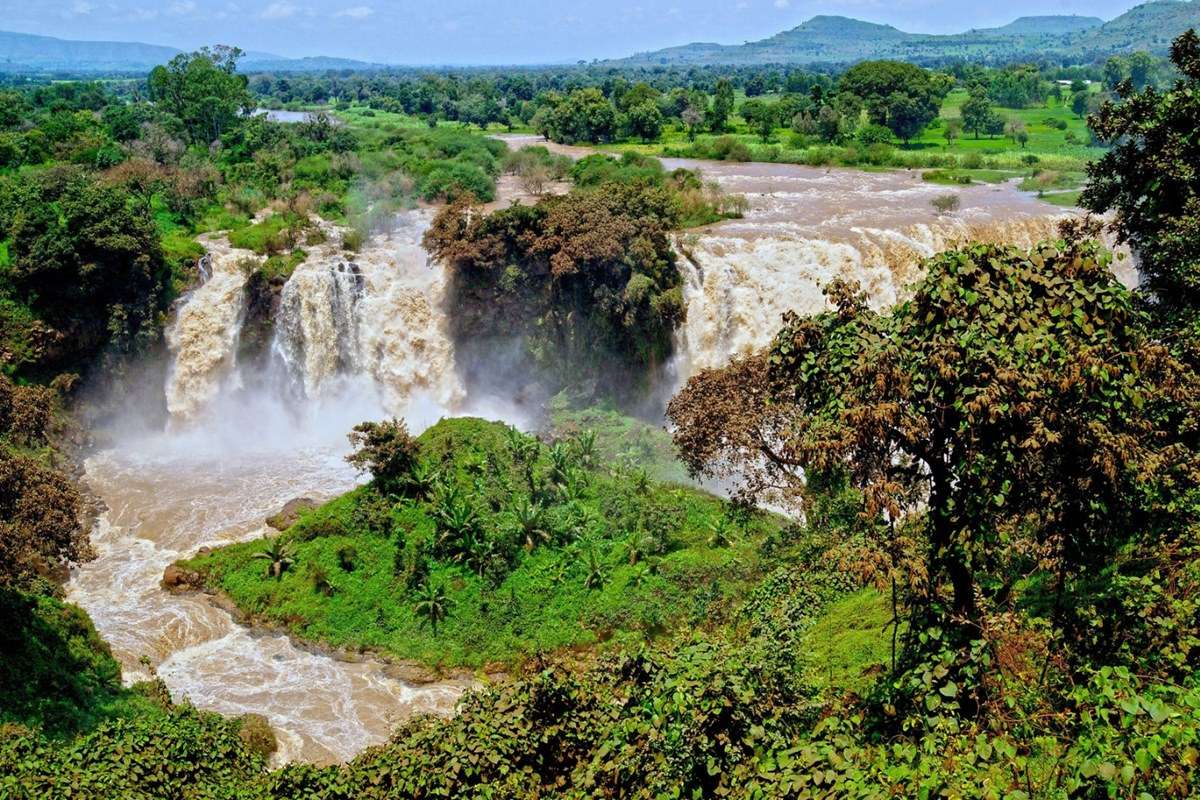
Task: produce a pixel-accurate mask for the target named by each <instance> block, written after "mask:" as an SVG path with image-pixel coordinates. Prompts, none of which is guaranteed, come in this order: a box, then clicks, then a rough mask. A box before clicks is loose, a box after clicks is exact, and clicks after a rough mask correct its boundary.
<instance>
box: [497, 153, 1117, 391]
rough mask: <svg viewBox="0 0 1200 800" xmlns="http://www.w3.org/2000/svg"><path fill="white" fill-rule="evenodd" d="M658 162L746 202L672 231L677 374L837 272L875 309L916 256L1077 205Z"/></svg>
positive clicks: (1027, 241) (1006, 186)
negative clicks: (677, 274) (680, 314)
mask: <svg viewBox="0 0 1200 800" xmlns="http://www.w3.org/2000/svg"><path fill="white" fill-rule="evenodd" d="M499 138H502V139H504V140H505V141H507V142H508V143H509V145H510V146H513V147H521V146H524V145H527V144H538V145H542V146H546V147H548V148H549V149H551V150H552V151H554V152H558V153H562V154H565V155H569V156H571V157H572V158H579V157H581V156H584V155H588V154H590V153H594V152H596V151H595V150H593V149H591V148H586V147H575V146H567V145H559V144H554V143H552V142H546V141H545V140H544V139H541V138H540V137H536V136H530V135H528V134H517V135H511V136H501V137H499ZM661 160H662V162H663V166H664V167H666V168H667V169H676V168H678V167H685V168H687V169H692V170H696V171H698V172H699V173H700V175H701V177H702V178H703V179H704V180H708V181H715V182H716V183H717V184H718V185H719V186H720V187H721V189H723V190H724V191H726V192H728V193H731V194H739V195H742V196H744V197H745V198H746V200H747V201H748V203H749V208H748V210H747V211H746V213H745V215H744V217H743V218H741V219H730V220H724V221H722V222H718V223H716V224H713V225H709V226H706V227H704V228H699V229H696V230H694V231H691V232H687V233H685V234H683V235H681V236H679V237H678V239H677V250H679V251H680V253H681V255H683V256H684V257H683V258H681V259H680V267H681V269H682V270H683V274H684V286H683V293H684V305H685V307H686V309H687V320H686V321H685V323H684V324H683V326H682V327H681V329H680V331H679V333H678V336H677V338H676V358H675V361H674V363H673V364H672V365H671V366H672V371H673V373H674V380H675V381H676V383H677V384H678V383H680V382H682V381H684V380H686V379H687V377H688V376H690V375H692V374H694V373H695V372H696V371H697V370H699V369H705V368H709V367H717V366H721V365H722V364H725V363H727V362H728V361H729V360H730V359H731V358H734V357H735V356H738V355H744V354H747V353H749V352H752V351H753V350H756V349H758V348H761V347H763V346H765V345H766V344H767V343H769V342H770V340H771V337H772V336H773V335H774V334H775V332H776V331H777V330H778V329H779V324H780V319H781V317H782V315H783V313H784V312H785V311H797V312H800V313H813V312H817V311H820V310H822V309H824V308H825V305H826V304H825V297H824V294H823V288H824V287H825V286H826V285H828V283H829V282H830V281H831V280H833V279H835V278H842V279H847V280H854V281H857V282H858V283H859V284H860V285H861V286H862V287H863V289H864V290H865V291H866V293H867V295H868V297H869V299H870V302H871V303H872V305H874V306H875V307H877V308H882V307H885V306H887V305H890V304H892V303H895V302H896V301H897V300H899V299H901V298H902V297H903V296H904V294H905V291H906V287H908V286H910V285H911V284H912V283H913V282H914V281H916V280H917V279H919V278H920V276H921V269H920V264H921V261H922V259H925V258H928V257H929V256H932V255H934V254H935V253H937V252H940V251H942V250H945V249H947V248H950V247H954V246H956V245H959V244H962V243H965V242H967V241H981V242H990V243H1008V244H1014V245H1017V246H1018V247H1023V248H1028V247H1031V246H1032V245H1034V244H1036V243H1037V242H1039V241H1044V240H1047V239H1053V238H1055V237H1056V233H1057V228H1058V225H1059V223H1060V222H1061V221H1062V220H1064V219H1067V218H1070V217H1074V216H1078V214H1079V212H1076V211H1072V210H1067V209H1063V208H1060V207H1057V206H1054V205H1051V204H1049V203H1046V202H1044V201H1042V200H1040V199H1038V198H1037V197H1036V196H1035V195H1034V194H1033V193H1031V192H1024V191H1021V190H1020V189H1018V188H1017V186H1016V184H1015V182H1012V181H1010V182H1006V183H999V184H978V183H976V184H971V185H967V186H944V185H939V184H935V183H930V182H926V181H924V180H922V177H921V172H920V171H919V170H888V171H872V172H868V171H864V170H857V169H849V168H837V167H809V166H804V165H798V164H777V163H766V162H732V161H700V160H696V159H682V158H664V159H661ZM945 195H954V196H955V197H957V199H958V207H957V209H956V210H955V211H953V212H951V213H938V212H937V211H936V210H935V209H934V206H933V204H932V201H933V200H934V198H937V197H940V196H945ZM1114 271H1115V272H1116V273H1117V275H1118V277H1119V278H1121V280H1123V281H1124V282H1126V283H1127V284H1129V285H1132V284H1134V283H1136V273H1135V271H1134V268H1133V264H1132V260H1131V259H1130V258H1129V257H1128V252H1127V251H1123V250H1120V249H1119V250H1118V260H1116V261H1114Z"/></svg>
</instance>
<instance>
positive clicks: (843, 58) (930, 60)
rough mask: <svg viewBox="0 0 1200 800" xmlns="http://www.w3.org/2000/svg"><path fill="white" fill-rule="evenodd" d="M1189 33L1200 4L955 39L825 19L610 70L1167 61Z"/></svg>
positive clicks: (1038, 21)
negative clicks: (1152, 57)
mask: <svg viewBox="0 0 1200 800" xmlns="http://www.w3.org/2000/svg"><path fill="white" fill-rule="evenodd" d="M1188 27H1200V0H1151V1H1150V2H1147V3H1143V4H1141V5H1138V6H1135V7H1133V8H1131V9H1129V10H1128V11H1126V12H1125V13H1123V14H1121V15H1119V16H1117V17H1115V18H1113V19H1111V20H1108V21H1107V22H1106V21H1104V20H1103V19H1101V18H1099V17H1087V16H1079V15H1063V14H1052V15H1034V16H1023V17H1018V18H1017V19H1015V20H1013V21H1012V22H1010V23H1008V24H1007V25H1002V26H1000V27H996V28H978V29H972V30H969V31H965V32H963V33H953V34H929V33H909V32H906V31H902V30H900V29H899V28H896V27H894V26H892V25H886V24H882V23H874V22H867V21H864V20H860V19H855V18H853V17H845V16H837V15H828V14H824V15H818V16H815V17H812V18H811V19H809V20H806V21H805V22H803V23H801V24H800V25H797V26H796V27H794V28H791V29H789V30H785V31H780V32H779V33H776V34H774V35H772V36H769V37H767V38H765V39H760V40H758V41H752V42H746V43H744V44H738V45H733V44H720V43H716V42H693V43H690V44H683V45H675V46H672V47H667V48H663V49H661V50H653V51H648V52H643V53H635V54H634V55H632V56H628V57H626V58H621V59H612V60H610V61H608V62H605V63H609V64H613V65H645V66H653V65H658V66H685V65H689V66H690V65H703V64H730V65H736V64H746V65H750V64H769V63H780V64H806V65H814V66H815V65H840V64H848V63H852V62H855V61H861V60H864V59H869V58H893V59H897V60H902V61H911V62H913V63H917V64H926V65H932V64H937V63H945V62H948V61H954V60H960V59H965V60H977V61H984V62H1002V61H1011V60H1015V59H1019V58H1022V57H1027V58H1034V59H1045V58H1047V57H1049V58H1051V59H1060V60H1063V61H1064V62H1066V61H1074V62H1077V63H1078V62H1082V61H1091V60H1095V59H1097V58H1103V57H1105V56H1108V55H1114V54H1117V53H1123V52H1130V51H1132V50H1138V49H1143V50H1149V51H1150V52H1153V53H1157V54H1165V53H1166V52H1167V49H1168V48H1169V46H1170V42H1171V40H1172V39H1174V38H1175V37H1176V36H1178V35H1179V34H1180V33H1182V32H1183V31H1184V30H1186V29H1187V28H1188Z"/></svg>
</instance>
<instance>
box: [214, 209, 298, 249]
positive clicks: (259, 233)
mask: <svg viewBox="0 0 1200 800" xmlns="http://www.w3.org/2000/svg"><path fill="white" fill-rule="evenodd" d="M291 222H292V221H291V220H289V219H288V217H287V215H285V214H272V215H271V216H269V217H267V218H266V219H264V220H263V221H262V222H255V223H251V224H250V225H245V226H243V227H241V228H234V229H233V230H231V231H230V232H229V243H230V244H231V245H233V246H234V247H240V248H242V249H244V250H253V251H254V252H255V253H258V254H259V255H266V254H268V253H270V252H273V251H276V250H278V249H280V244H279V243H280V239H281V234H282V233H283V231H284V229H285V228H287V227H288V226H289V224H290V223H291Z"/></svg>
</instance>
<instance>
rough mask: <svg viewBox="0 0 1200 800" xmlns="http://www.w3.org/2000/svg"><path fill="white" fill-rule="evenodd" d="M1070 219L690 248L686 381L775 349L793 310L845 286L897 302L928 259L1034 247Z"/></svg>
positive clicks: (705, 241)
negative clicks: (995, 245)
mask: <svg viewBox="0 0 1200 800" xmlns="http://www.w3.org/2000/svg"><path fill="white" fill-rule="evenodd" d="M1060 218H1061V217H1058V216H1042V217H1029V218H1023V219H1009V220H997V221H994V222H989V223H986V224H970V223H965V222H961V221H955V220H944V221H939V222H935V223H930V224H920V225H916V226H913V227H911V228H909V229H908V230H903V231H898V230H881V229H867V228H858V229H853V230H849V231H846V232H845V236H844V237H842V238H843V240H842V241H836V240H835V241H831V240H829V239H810V238H802V237H787V238H774V237H761V238H738V237H729V236H721V235H706V236H700V237H697V238H695V239H694V240H693V241H691V242H689V243H688V244H686V245H684V246H683V247H681V249H683V250H684V252H685V257H684V258H681V259H680V268H681V269H682V270H683V272H684V285H683V295H684V303H685V305H686V307H687V320H686V321H685V323H684V325H683V326H682V328H681V329H680V332H679V335H678V338H677V342H676V344H677V348H678V350H679V353H680V358H681V360H682V362H683V363H682V364H681V365H680V366H679V367H678V373H679V375H678V377H679V378H680V379H686V378H687V377H688V376H689V375H691V374H694V373H695V372H696V371H697V370H701V369H707V368H713V367H719V366H721V365H723V364H726V363H728V362H729V361H730V360H731V359H733V358H735V357H737V356H740V355H746V354H748V353H750V352H753V351H754V350H757V349H759V348H762V347H764V346H766V345H767V344H768V343H770V341H771V338H772V337H773V336H774V334H775V332H776V331H777V330H778V329H779V325H780V318H781V317H782V315H783V313H784V312H785V311H795V312H798V313H801V314H812V313H817V312H819V311H821V310H823V309H824V308H825V306H826V304H825V296H824V294H823V289H824V287H825V286H826V285H828V284H829V282H830V281H832V280H834V279H836V278H842V279H847V280H855V281H858V282H859V284H860V285H861V286H862V287H863V289H864V291H865V292H866V294H867V297H868V298H869V300H870V303H871V305H872V306H873V307H875V308H883V307H886V306H888V305H891V304H893V303H895V302H896V301H897V300H898V299H900V297H901V296H902V295H903V293H904V287H905V286H907V285H909V284H911V283H912V282H914V281H915V280H917V279H918V278H919V277H920V275H919V264H920V262H921V260H922V259H924V258H928V257H929V256H931V255H933V254H934V253H937V252H939V251H941V250H944V249H946V248H948V247H950V246H953V245H954V244H955V243H957V242H963V241H967V240H974V241H989V242H1008V243H1012V244H1015V245H1017V246H1020V247H1030V246H1032V245H1033V244H1035V243H1036V242H1038V241H1041V240H1044V239H1047V238H1052V237H1053V236H1054V234H1055V226H1056V225H1057V224H1058V221H1059V219H1060Z"/></svg>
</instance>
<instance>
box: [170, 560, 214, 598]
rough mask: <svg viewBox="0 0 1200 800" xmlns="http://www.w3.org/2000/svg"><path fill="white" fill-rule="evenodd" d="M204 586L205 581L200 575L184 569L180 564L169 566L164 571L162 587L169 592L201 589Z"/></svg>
mask: <svg viewBox="0 0 1200 800" xmlns="http://www.w3.org/2000/svg"><path fill="white" fill-rule="evenodd" d="M203 586H204V579H203V578H201V577H200V574H199V573H196V572H192V571H191V570H190V569H184V568H183V567H181V566H179V565H178V564H169V565H167V568H166V569H165V570H163V576H162V587H163V588H164V589H166V590H167V591H169V592H178V591H187V590H189V589H200V588H202V587H203Z"/></svg>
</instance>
